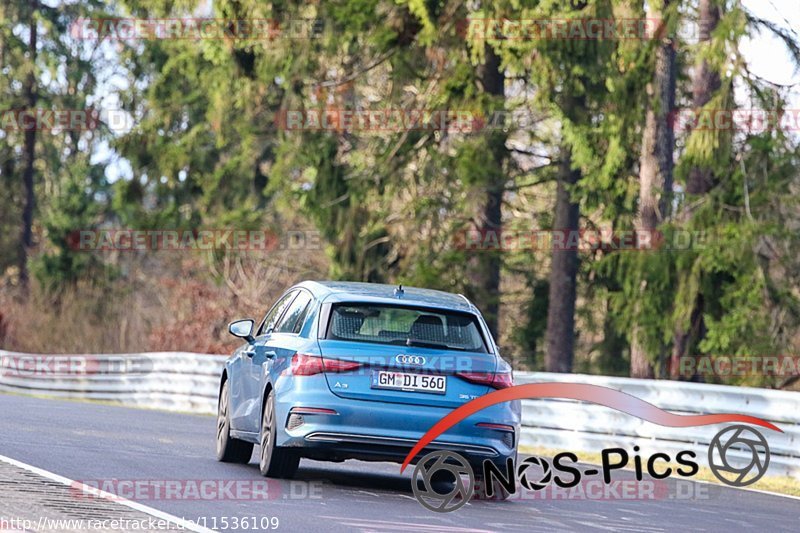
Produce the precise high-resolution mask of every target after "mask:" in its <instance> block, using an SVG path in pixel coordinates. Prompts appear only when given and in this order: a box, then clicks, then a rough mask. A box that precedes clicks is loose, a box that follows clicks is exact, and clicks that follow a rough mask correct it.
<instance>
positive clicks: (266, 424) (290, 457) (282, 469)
mask: <svg viewBox="0 0 800 533" xmlns="http://www.w3.org/2000/svg"><path fill="white" fill-rule="evenodd" d="M277 426H278V424H277V420H276V416H275V395H274V394H272V391H270V392H269V396H267V401H266V402H265V403H264V413H263V414H262V416H261V453H260V455H259V461H258V468H259V470H261V475H262V476H266V477H274V478H283V479H291V478H293V477H294V475H295V473H296V472H297V467H298V466H299V465H300V455H299V454H298V453H297V452H296V451H295V450H291V449H288V448H280V447H278V446H275V438H276V433H277Z"/></svg>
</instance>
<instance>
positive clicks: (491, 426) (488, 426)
mask: <svg viewBox="0 0 800 533" xmlns="http://www.w3.org/2000/svg"><path fill="white" fill-rule="evenodd" d="M475 425H476V426H478V427H479V428H486V429H496V430H498V431H510V432H512V433H513V432H514V426H509V425H508V424H493V423H491V422H478V423H477V424H475Z"/></svg>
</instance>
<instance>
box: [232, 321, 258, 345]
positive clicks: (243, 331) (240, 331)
mask: <svg viewBox="0 0 800 533" xmlns="http://www.w3.org/2000/svg"><path fill="white" fill-rule="evenodd" d="M254 325H255V321H254V320H253V319H252V318H246V319H244V320H236V321H234V322H231V323H230V324H228V333H230V334H231V335H233V336H234V337H239V338H240V339H244V340H246V341H247V342H249V343H250V344H253V342H255V339H254V338H253V326H254Z"/></svg>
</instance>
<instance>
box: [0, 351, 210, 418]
mask: <svg viewBox="0 0 800 533" xmlns="http://www.w3.org/2000/svg"><path fill="white" fill-rule="evenodd" d="M49 358H51V359H49ZM224 363H225V357H222V356H219V355H205V354H196V353H188V352H153V353H143V354H115V355H38V354H24V353H16V352H6V351H3V350H0V391H7V392H19V393H26V394H35V395H42V396H51V397H57V398H71V399H88V400H99V401H105V402H111V403H119V404H123V405H129V406H134V407H143V408H148V409H163V410H168V411H185V412H191V413H198V414H214V413H216V412H217V394H218V392H219V377H220V375H221V374H222V368H223V366H224Z"/></svg>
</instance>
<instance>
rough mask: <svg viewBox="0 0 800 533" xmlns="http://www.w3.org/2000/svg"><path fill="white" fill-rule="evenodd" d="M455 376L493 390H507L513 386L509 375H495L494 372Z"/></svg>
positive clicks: (457, 374)
mask: <svg viewBox="0 0 800 533" xmlns="http://www.w3.org/2000/svg"><path fill="white" fill-rule="evenodd" d="M456 376H458V377H460V378H461V379H465V380H467V381H469V382H470V383H476V384H478V385H488V386H490V387H494V388H495V389H507V388H508V387H511V386H513V385H514V381H513V378H512V377H511V373H510V372H509V373H506V374H495V373H494V372H457V373H456Z"/></svg>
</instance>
